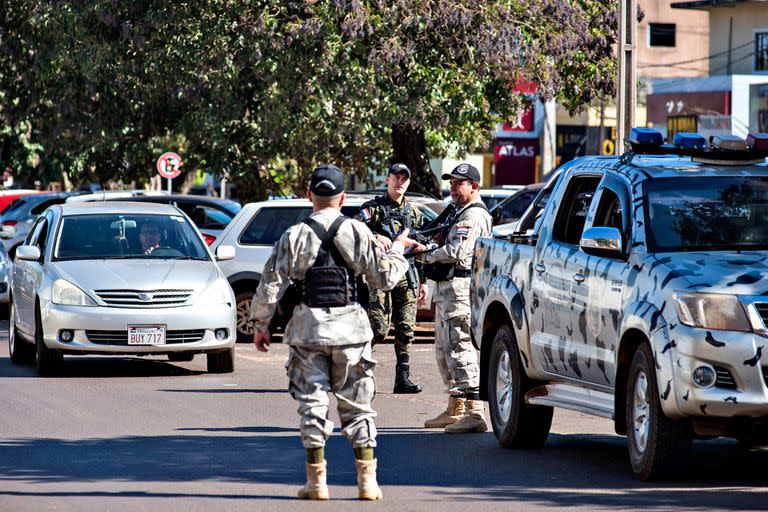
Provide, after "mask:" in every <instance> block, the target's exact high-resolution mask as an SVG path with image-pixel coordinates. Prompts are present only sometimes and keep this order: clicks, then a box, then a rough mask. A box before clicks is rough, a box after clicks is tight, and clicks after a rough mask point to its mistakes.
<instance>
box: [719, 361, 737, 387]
mask: <svg viewBox="0 0 768 512" xmlns="http://www.w3.org/2000/svg"><path fill="white" fill-rule="evenodd" d="M715 373H716V374H717V380H716V381H715V386H717V387H718V388H725V389H736V381H734V380H733V375H731V372H730V370H728V369H727V368H723V367H722V366H715Z"/></svg>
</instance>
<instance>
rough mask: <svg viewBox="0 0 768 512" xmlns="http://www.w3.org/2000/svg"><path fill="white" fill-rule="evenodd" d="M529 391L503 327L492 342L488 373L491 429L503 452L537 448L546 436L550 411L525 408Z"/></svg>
mask: <svg viewBox="0 0 768 512" xmlns="http://www.w3.org/2000/svg"><path fill="white" fill-rule="evenodd" d="M531 387H532V383H531V381H530V379H529V378H528V376H527V375H526V374H525V370H524V369H523V366H522V363H521V361H520V354H519V352H518V350H517V344H516V343H515V341H514V335H513V334H512V329H511V328H510V327H509V326H508V325H504V326H502V327H501V328H500V329H499V330H498V332H497V333H496V337H495V338H494V339H493V345H492V346H491V359H490V367H489V371H488V397H489V406H490V407H489V409H490V415H491V425H493V433H494V434H495V435H496V439H498V440H499V443H500V444H501V445H502V446H503V447H504V448H540V447H541V446H542V445H543V444H544V443H545V442H546V440H547V437H548V436H549V428H550V426H551V425H552V412H553V410H552V407H546V406H542V405H529V404H527V403H526V402H525V394H526V392H528V390H530V389H531Z"/></svg>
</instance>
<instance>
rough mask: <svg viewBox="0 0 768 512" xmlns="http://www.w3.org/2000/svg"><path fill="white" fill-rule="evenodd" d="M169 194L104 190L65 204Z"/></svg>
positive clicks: (155, 191)
mask: <svg viewBox="0 0 768 512" xmlns="http://www.w3.org/2000/svg"><path fill="white" fill-rule="evenodd" d="M165 195H168V192H166V191H165V190H144V189H136V190H102V191H100V192H94V193H93V194H82V195H77V196H73V197H68V198H67V199H66V201H64V202H65V203H89V202H93V201H111V200H119V199H128V198H131V197H137V196H165Z"/></svg>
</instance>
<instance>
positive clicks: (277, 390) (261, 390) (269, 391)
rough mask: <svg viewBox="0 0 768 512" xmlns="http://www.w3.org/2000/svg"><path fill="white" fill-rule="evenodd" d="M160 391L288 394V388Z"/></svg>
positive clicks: (176, 391)
mask: <svg viewBox="0 0 768 512" xmlns="http://www.w3.org/2000/svg"><path fill="white" fill-rule="evenodd" d="M159 391H163V392H165V393H212V394H218V393H224V394H229V393H254V394H266V393H277V394H285V393H288V388H285V389H256V388H245V389H242V388H219V389H160V390H159Z"/></svg>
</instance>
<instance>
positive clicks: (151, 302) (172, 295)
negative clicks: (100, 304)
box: [94, 290, 192, 308]
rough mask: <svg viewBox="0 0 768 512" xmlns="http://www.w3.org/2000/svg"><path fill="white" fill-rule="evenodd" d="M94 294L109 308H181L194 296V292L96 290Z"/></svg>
mask: <svg viewBox="0 0 768 512" xmlns="http://www.w3.org/2000/svg"><path fill="white" fill-rule="evenodd" d="M94 292H95V293H96V295H98V296H99V298H100V299H101V300H103V301H104V302H105V303H106V304H107V305H108V306H113V307H117V308H167V307H173V306H181V305H183V304H184V303H186V302H187V299H189V296H190V295H192V290H94ZM142 297H143V298H142Z"/></svg>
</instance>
